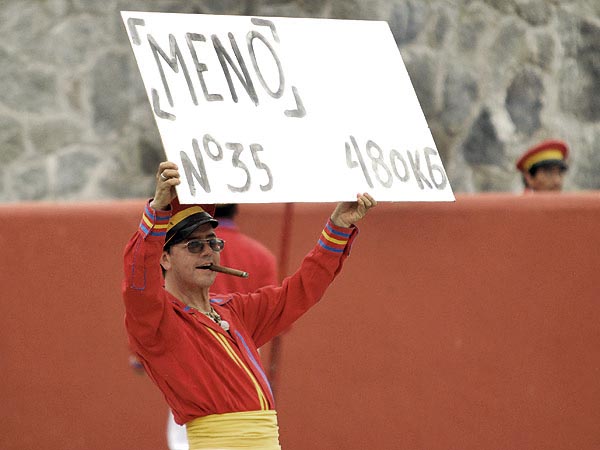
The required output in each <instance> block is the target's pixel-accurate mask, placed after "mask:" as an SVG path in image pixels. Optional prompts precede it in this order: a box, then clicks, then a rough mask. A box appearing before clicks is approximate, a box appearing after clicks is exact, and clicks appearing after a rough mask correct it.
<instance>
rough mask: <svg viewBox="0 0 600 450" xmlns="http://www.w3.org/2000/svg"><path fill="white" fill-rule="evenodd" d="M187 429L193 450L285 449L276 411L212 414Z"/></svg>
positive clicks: (193, 422) (191, 424) (199, 419)
mask: <svg viewBox="0 0 600 450" xmlns="http://www.w3.org/2000/svg"><path fill="white" fill-rule="evenodd" d="M185 426H186V429H187V437H188V441H189V444H190V450H230V449H244V450H281V447H280V446H279V427H278V425H277V412H276V411H273V410H268V411H243V412H236V413H227V414H212V415H210V416H205V417H198V418H197V419H194V420H192V421H190V422H188V423H187V424H186V425H185Z"/></svg>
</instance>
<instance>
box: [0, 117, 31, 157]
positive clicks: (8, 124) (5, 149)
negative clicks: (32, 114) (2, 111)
mask: <svg viewBox="0 0 600 450" xmlns="http://www.w3.org/2000/svg"><path fill="white" fill-rule="evenodd" d="M24 153H25V144H24V140H23V127H22V126H21V124H20V123H19V122H18V121H17V120H15V119H13V118H12V117H9V116H0V160H1V161H2V164H3V165H6V164H10V163H12V162H13V161H15V160H16V159H17V158H18V157H19V156H21V155H22V154H24Z"/></svg>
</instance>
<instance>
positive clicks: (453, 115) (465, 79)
mask: <svg viewBox="0 0 600 450" xmlns="http://www.w3.org/2000/svg"><path fill="white" fill-rule="evenodd" d="M478 96H479V88H478V85H477V81H476V80H475V79H474V78H473V76H472V75H471V72H470V71H467V70H464V69H453V70H450V71H449V72H448V75H447V77H446V82H445V84H444V104H443V108H442V112H441V115H440V121H441V122H442V124H443V125H444V128H445V129H446V130H447V131H448V132H449V133H451V134H455V133H457V132H458V131H459V130H460V129H461V128H462V126H464V124H465V121H466V120H467V119H468V118H469V117H470V116H471V114H472V111H473V107H474V105H475V102H476V100H477V99H478Z"/></svg>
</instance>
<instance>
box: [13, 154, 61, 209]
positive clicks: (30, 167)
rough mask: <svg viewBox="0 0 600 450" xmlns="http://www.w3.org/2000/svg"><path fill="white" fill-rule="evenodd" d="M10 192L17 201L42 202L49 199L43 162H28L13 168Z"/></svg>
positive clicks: (46, 175)
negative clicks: (13, 174) (13, 173)
mask: <svg viewBox="0 0 600 450" xmlns="http://www.w3.org/2000/svg"><path fill="white" fill-rule="evenodd" d="M14 170H15V176H14V178H11V180H10V185H11V190H12V192H13V193H14V195H15V197H16V198H17V199H19V200H43V199H45V198H48V197H51V193H50V189H49V187H50V186H49V179H48V170H47V169H46V166H45V161H40V160H28V161H24V164H22V165H19V166H16V167H15V168H14Z"/></svg>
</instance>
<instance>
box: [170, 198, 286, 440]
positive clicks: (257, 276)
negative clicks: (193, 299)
mask: <svg viewBox="0 0 600 450" xmlns="http://www.w3.org/2000/svg"><path fill="white" fill-rule="evenodd" d="M238 211H239V209H238V205H237V204H236V203H228V204H218V205H217V206H216V209H215V214H214V218H215V219H217V220H218V221H219V237H220V238H221V239H223V240H224V241H225V245H226V249H225V250H223V252H221V255H220V256H221V265H223V266H227V267H234V268H238V269H241V270H243V271H245V272H248V273H249V274H250V276H249V277H248V278H240V277H232V276H229V275H225V274H222V273H221V274H217V278H216V279H215V282H214V283H213V285H212V286H211V289H210V290H211V292H215V293H218V294H231V293H234V292H239V293H244V294H245V293H249V292H254V291H256V290H258V289H259V288H261V287H263V286H269V285H276V284H277V283H278V281H279V280H278V278H277V258H275V255H274V254H273V253H272V252H271V251H270V250H269V249H268V248H267V247H266V246H264V245H263V244H262V243H260V242H259V241H257V240H256V239H254V238H252V237H250V236H248V235H247V234H244V233H242V231H240V229H239V228H238V226H237V224H236V223H235V218H236V217H237V215H238ZM167 444H168V445H169V450H188V449H189V444H188V440H187V434H186V430H185V426H182V425H178V424H177V423H176V422H175V419H174V417H173V413H172V412H171V411H170V410H169V416H168V419H167Z"/></svg>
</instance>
